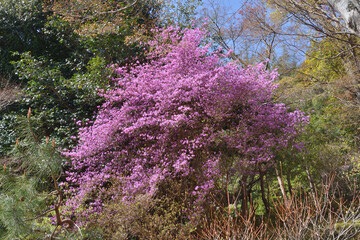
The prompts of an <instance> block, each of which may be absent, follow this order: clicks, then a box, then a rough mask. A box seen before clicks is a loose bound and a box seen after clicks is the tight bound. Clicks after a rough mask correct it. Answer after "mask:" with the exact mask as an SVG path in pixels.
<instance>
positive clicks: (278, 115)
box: [66, 28, 307, 211]
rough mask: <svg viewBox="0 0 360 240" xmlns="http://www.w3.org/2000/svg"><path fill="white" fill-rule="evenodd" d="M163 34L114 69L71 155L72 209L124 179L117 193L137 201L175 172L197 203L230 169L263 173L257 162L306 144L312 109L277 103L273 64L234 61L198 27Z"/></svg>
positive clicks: (95, 201)
mask: <svg viewBox="0 0 360 240" xmlns="http://www.w3.org/2000/svg"><path fill="white" fill-rule="evenodd" d="M155 36H156V37H155V40H154V41H151V42H150V43H148V44H149V48H150V49H151V50H150V51H149V55H148V56H149V59H148V62H147V63H145V64H139V63H138V64H136V65H131V66H125V67H121V68H116V73H117V75H118V78H117V79H115V81H116V87H115V88H114V89H113V90H111V91H108V92H106V93H103V96H105V97H106V103H105V104H104V105H103V106H102V107H101V109H100V111H99V113H98V115H97V117H96V120H95V122H94V123H93V125H92V126H88V127H84V128H82V129H81V132H80V142H79V145H78V147H77V148H75V149H74V150H72V151H70V152H68V153H66V154H67V155H68V156H69V157H70V158H71V163H72V165H71V166H72V169H71V171H69V172H68V178H67V181H68V182H69V183H70V185H71V186H73V187H72V188H71V190H70V192H71V193H72V194H73V195H72V198H70V200H69V202H68V205H69V206H71V207H73V208H76V207H79V206H80V205H82V204H84V201H85V200H86V199H87V198H88V197H89V195H91V194H93V195H94V192H95V193H97V194H95V195H96V196H95V197H93V198H92V201H91V203H89V206H90V207H89V208H88V211H90V210H91V211H101V207H102V201H103V200H104V199H102V197H101V196H103V195H102V193H103V192H106V189H107V188H108V186H109V183H110V185H114V183H117V184H118V186H119V189H118V191H117V192H116V194H117V195H118V196H114V193H113V196H112V198H114V197H121V199H122V200H123V201H131V199H133V198H134V197H135V196H136V195H138V194H148V195H150V196H156V195H158V194H161V192H162V191H164V190H163V188H164V186H168V187H169V183H171V182H172V181H174V180H176V181H177V182H178V183H181V191H183V193H184V195H186V196H185V198H186V199H187V201H188V202H189V206H190V205H191V206H193V207H192V210H191V211H197V210H200V209H201V206H203V205H204V202H205V201H206V202H207V204H209V201H211V198H209V193H210V192H211V191H216V189H217V188H218V187H219V186H221V181H222V180H223V179H224V177H225V176H230V178H231V177H233V176H241V174H244V172H246V173H248V174H256V171H255V169H256V168H254V167H253V166H256V164H262V165H263V166H264V165H271V164H273V161H274V155H275V153H276V151H279V150H281V149H284V148H288V147H296V148H299V146H296V145H295V144H294V141H293V140H294V138H295V137H296V136H297V135H298V134H299V133H300V132H301V131H302V129H303V128H302V126H303V125H304V124H306V123H307V117H306V116H304V114H303V113H302V112H300V111H293V112H291V111H289V109H288V108H287V107H285V106H284V105H283V104H277V103H274V102H273V100H272V93H273V90H274V89H275V88H276V84H274V80H275V79H276V78H277V76H278V74H277V73H276V72H275V71H274V72H269V71H266V70H265V67H264V64H259V65H257V66H249V67H246V68H241V67H239V66H238V65H237V64H236V63H233V62H230V63H227V61H226V56H224V55H223V54H221V51H213V52H211V51H210V44H205V43H204V38H205V37H206V33H205V32H204V31H202V30H200V29H194V30H190V29H185V30H182V31H180V30H178V29H176V28H167V29H165V30H156V33H155ZM170 185H171V184H170ZM116 194H115V195H116Z"/></svg>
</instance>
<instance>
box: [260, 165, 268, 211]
mask: <svg viewBox="0 0 360 240" xmlns="http://www.w3.org/2000/svg"><path fill="white" fill-rule="evenodd" d="M259 174H260V189H261V199H262V201H263V203H264V206H265V211H266V215H268V216H269V214H270V206H269V202H268V200H267V199H266V196H265V188H264V173H263V172H262V170H261V167H260V165H259Z"/></svg>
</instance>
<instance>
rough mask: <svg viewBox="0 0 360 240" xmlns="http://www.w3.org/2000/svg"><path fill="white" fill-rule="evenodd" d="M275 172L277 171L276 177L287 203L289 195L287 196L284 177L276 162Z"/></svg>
mask: <svg viewBox="0 0 360 240" xmlns="http://www.w3.org/2000/svg"><path fill="white" fill-rule="evenodd" d="M275 173H276V178H277V180H278V182H279V186H280V190H281V194H282V196H283V198H284V201H285V202H286V203H287V197H286V192H285V187H284V181H283V179H282V173H281V174H280V172H279V170H278V169H277V164H275Z"/></svg>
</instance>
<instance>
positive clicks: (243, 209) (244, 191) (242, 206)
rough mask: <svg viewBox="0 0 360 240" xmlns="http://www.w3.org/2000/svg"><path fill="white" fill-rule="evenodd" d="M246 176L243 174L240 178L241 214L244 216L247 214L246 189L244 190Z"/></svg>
mask: <svg viewBox="0 0 360 240" xmlns="http://www.w3.org/2000/svg"><path fill="white" fill-rule="evenodd" d="M247 178H248V176H247V175H244V176H243V178H242V203H241V215H242V216H243V217H246V216H247V214H248V204H247V200H248V197H247V191H246V181H247Z"/></svg>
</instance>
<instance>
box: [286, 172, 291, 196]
mask: <svg viewBox="0 0 360 240" xmlns="http://www.w3.org/2000/svg"><path fill="white" fill-rule="evenodd" d="M290 172H291V170H290V169H289V170H288V171H287V173H286V179H287V183H288V190H289V193H290V195H291V196H292V186H291V175H290Z"/></svg>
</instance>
